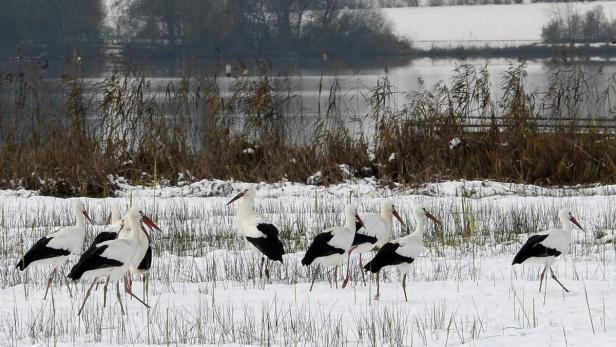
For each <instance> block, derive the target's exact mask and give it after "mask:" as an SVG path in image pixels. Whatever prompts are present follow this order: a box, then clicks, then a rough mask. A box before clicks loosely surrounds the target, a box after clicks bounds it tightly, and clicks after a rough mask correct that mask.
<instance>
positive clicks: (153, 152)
mask: <svg viewBox="0 0 616 347" xmlns="http://www.w3.org/2000/svg"><path fill="white" fill-rule="evenodd" d="M525 68H526V65H525V62H524V61H519V62H516V63H512V64H511V66H510V68H509V69H508V70H507V71H506V72H505V73H504V74H503V76H501V83H500V84H499V85H496V86H495V85H492V84H491V83H490V82H489V81H490V79H489V77H490V76H489V74H488V71H487V67H483V68H478V67H475V66H472V65H469V64H465V63H461V64H460V65H459V66H458V67H457V68H456V69H455V70H454V71H453V72H452V77H451V79H450V80H448V81H444V82H442V83H438V84H437V85H435V86H431V87H429V86H424V85H423V84H422V85H421V87H420V88H419V89H418V90H414V91H399V90H395V89H394V88H393V86H392V85H391V83H390V80H389V77H388V75H387V74H386V75H384V76H383V77H382V78H381V79H380V80H379V81H378V83H377V85H376V86H374V87H373V88H372V89H371V90H370V92H369V93H367V94H359V93H358V96H357V97H359V98H363V99H364V101H366V102H368V103H369V104H370V108H369V110H368V111H367V112H365V114H357V113H356V112H353V107H352V105H348V104H345V101H344V100H345V99H344V98H342V97H341V95H340V93H341V91H340V86H339V84H338V81H337V80H334V81H333V82H332V84H331V85H325V84H324V83H323V82H321V84H320V86H319V94H320V96H326V97H327V98H326V99H327V103H326V104H323V105H322V104H319V105H318V114H316V115H304V114H301V112H299V114H289V112H288V110H289V109H290V106H289V105H290V104H291V103H292V102H294V97H295V96H296V93H297V92H298V91H294V90H292V89H291V88H289V87H288V85H285V84H284V83H279V79H277V78H275V77H273V76H271V75H270V74H268V73H266V72H263V73H261V74H259V75H257V76H242V77H238V78H236V79H235V80H234V81H233V86H232V88H231V91H230V92H229V93H223V92H221V90H220V88H219V78H218V77H216V76H191V75H186V76H184V77H183V78H182V79H181V80H180V81H179V82H169V83H168V84H167V85H166V86H164V87H163V88H160V87H155V86H153V83H152V79H149V78H147V77H146V76H144V75H143V73H140V72H139V71H135V70H133V69H129V68H128V67H126V66H116V67H115V68H113V69H112V70H110V71H109V72H108V73H107V74H106V75H105V76H103V77H102V78H99V79H88V78H84V77H83V76H82V73H81V69H80V67H79V66H76V67H74V68H72V69H69V70H68V71H66V72H65V73H64V74H63V78H62V79H60V80H57V81H55V80H54V81H50V80H44V79H41V78H40V75H39V74H38V72H37V71H28V72H27V73H25V74H24V75H23V76H22V78H20V79H16V80H15V81H12V82H7V81H3V82H2V84H0V161H1V162H2V163H3V165H2V167H1V168H0V186H1V187H3V188H17V187H22V188H27V189H35V190H39V191H40V192H41V193H42V194H46V195H53V196H72V195H82V196H109V195H112V194H113V192H114V191H116V190H117V186H116V185H115V184H114V182H113V180H110V178H109V177H123V178H126V179H127V180H128V181H129V182H133V183H153V182H156V183H159V182H162V183H165V184H175V183H177V182H178V181H191V180H198V179H203V178H219V179H235V180H240V181H247V182H249V181H250V182H259V181H268V182H275V181H280V180H290V181H296V182H306V181H310V182H311V183H315V184H330V183H336V182H341V181H344V180H347V179H349V178H352V177H366V176H370V177H371V176H374V177H376V178H377V179H378V180H379V181H380V182H382V183H385V184H387V183H400V184H405V185H415V184H419V183H424V182H433V181H438V180H445V179H460V178H465V179H485V178H490V179H496V180H500V181H508V182H520V183H533V184H539V185H561V184H584V183H596V182H603V183H612V182H615V181H616V164H615V163H614V161H613V158H615V157H616V140H615V139H614V133H615V132H616V123H615V122H614V120H615V118H614V112H615V109H614V107H613V100H614V97H616V76H609V75H603V74H598V75H589V74H586V73H584V72H581V71H578V70H576V69H575V67H574V66H570V65H558V64H556V65H554V66H553V68H552V70H551V71H550V75H549V83H548V86H547V87H546V88H545V90H543V91H536V90H533V91H530V90H529V87H528V83H527V81H526V71H525ZM400 96H402V98H401V97H400ZM307 118H308V119H309V120H308V121H307V120H306V119H307ZM358 129H359V130H358ZM340 165H345V167H346V168H347V169H346V170H344V171H341V170H340ZM316 173H320V174H319V175H318V179H317V180H315V179H314V175H315V174H316Z"/></svg>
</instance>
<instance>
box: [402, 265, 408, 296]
mask: <svg viewBox="0 0 616 347" xmlns="http://www.w3.org/2000/svg"><path fill="white" fill-rule="evenodd" d="M402 290H404V300H406V302H408V301H409V298H408V297H407V296H406V272H405V273H404V276H402Z"/></svg>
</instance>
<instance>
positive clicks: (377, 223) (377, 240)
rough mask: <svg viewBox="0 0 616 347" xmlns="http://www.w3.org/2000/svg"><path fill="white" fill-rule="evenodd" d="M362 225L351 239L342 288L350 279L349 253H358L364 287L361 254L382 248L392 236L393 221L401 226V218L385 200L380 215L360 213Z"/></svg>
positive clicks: (389, 202)
mask: <svg viewBox="0 0 616 347" xmlns="http://www.w3.org/2000/svg"><path fill="white" fill-rule="evenodd" d="M359 216H360V217H361V220H362V224H363V225H361V224H359V223H358V225H357V226H359V228H357V229H356V232H355V238H354V239H353V245H352V246H351V248H350V249H349V252H348V256H349V261H348V263H349V266H348V267H347V275H346V278H345V279H344V283H343V284H342V288H344V287H346V286H347V283H348V281H349V279H350V277H351V276H350V275H351V274H350V267H351V266H350V264H351V253H359V269H360V271H361V274H362V278H363V281H364V285H365V284H366V278H365V276H364V272H363V267H364V266H363V262H362V254H363V253H368V252H372V250H373V249H374V248H375V247H379V248H380V247H383V245H384V244H386V243H387V242H389V241H390V240H391V238H392V236H393V234H394V220H393V217H396V219H398V221H400V223H402V225H404V221H402V217H400V215H399V214H398V212H397V211H396V208H395V207H394V204H393V202H392V201H391V200H389V199H385V200H383V201H382V202H381V212H380V213H360V214H359Z"/></svg>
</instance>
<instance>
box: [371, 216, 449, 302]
mask: <svg viewBox="0 0 616 347" xmlns="http://www.w3.org/2000/svg"><path fill="white" fill-rule="evenodd" d="M413 216H414V217H415V222H416V223H417V225H416V227H415V232H413V233H411V234H409V235H407V236H403V237H400V238H398V239H395V240H393V241H391V242H388V243H386V244H384V245H383V247H381V249H380V250H379V251H378V252H377V253H376V255H375V256H374V258H373V259H372V260H371V261H370V262H368V264H366V266H364V269H365V270H366V271H370V272H373V273H376V296H375V298H374V299H375V300H378V299H379V297H380V294H381V292H380V289H381V288H380V283H379V273H380V271H381V269H382V268H384V267H387V266H396V267H397V268H398V269H400V271H401V272H402V273H403V274H404V275H403V276H402V290H403V291H404V299H405V300H406V301H409V300H408V297H407V295H406V277H407V272H408V270H409V268H410V266H411V263H413V262H414V261H415V259H417V257H419V255H421V252H423V250H424V245H423V233H424V230H425V228H426V222H427V221H428V218H429V219H431V220H432V221H433V222H434V223H436V224H438V225H442V224H441V222H440V221H439V220H438V219H436V217H434V216H433V215H432V214H431V213H430V212H428V210H426V208H425V207H424V206H421V205H416V206H413Z"/></svg>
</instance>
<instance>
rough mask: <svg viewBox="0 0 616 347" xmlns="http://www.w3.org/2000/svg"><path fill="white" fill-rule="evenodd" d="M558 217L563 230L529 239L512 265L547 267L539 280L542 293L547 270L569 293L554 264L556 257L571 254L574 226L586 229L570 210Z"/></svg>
mask: <svg viewBox="0 0 616 347" xmlns="http://www.w3.org/2000/svg"><path fill="white" fill-rule="evenodd" d="M558 217H559V218H560V222H561V224H562V229H550V230H546V231H543V232H540V233H538V234H536V235H533V236H531V237H529V238H528V240H527V241H526V243H525V244H524V245H523V246H522V248H520V250H519V251H518V254H516V256H515V258H513V262H512V264H511V265H515V264H524V263H538V264H543V265H545V267H544V268H543V271H542V272H541V276H540V278H539V291H540V292H541V285H542V283H543V277H544V275H545V270H547V269H550V273H551V274H552V278H553V279H554V280H555V281H556V283H558V284H560V286H561V287H562V288H563V289H564V290H565V292H568V291H569V290H568V289H567V288H565V286H563V284H562V283H560V281H559V280H558V278H556V275H555V274H554V271H553V270H552V263H553V262H554V261H555V260H556V257H558V256H560V255H561V254H566V253H567V252H569V245H570V243H571V230H572V229H573V224H575V225H576V226H577V227H578V228H580V229H581V230H582V231H584V228H582V226H581V225H580V223H579V222H578V221H577V219H575V217H573V214H572V213H571V211H570V210H569V209H567V208H563V209H562V210H560V212H559V213H558Z"/></svg>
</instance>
